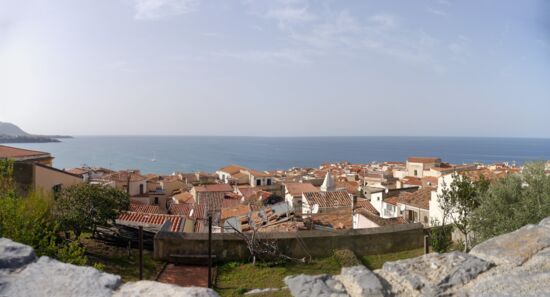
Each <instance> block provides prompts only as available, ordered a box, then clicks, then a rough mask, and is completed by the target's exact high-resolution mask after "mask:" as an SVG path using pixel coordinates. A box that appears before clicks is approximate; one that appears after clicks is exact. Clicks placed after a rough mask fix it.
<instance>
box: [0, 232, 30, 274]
mask: <svg viewBox="0 0 550 297" xmlns="http://www.w3.org/2000/svg"><path fill="white" fill-rule="evenodd" d="M34 260H36V255H35V254H34V250H33V249H32V248H31V247H30V246H28V245H24V244H21V243H18V242H15V241H12V240H11V239H7V238H0V269H16V268H19V267H22V266H25V265H27V264H29V263H31V262H33V261H34Z"/></svg>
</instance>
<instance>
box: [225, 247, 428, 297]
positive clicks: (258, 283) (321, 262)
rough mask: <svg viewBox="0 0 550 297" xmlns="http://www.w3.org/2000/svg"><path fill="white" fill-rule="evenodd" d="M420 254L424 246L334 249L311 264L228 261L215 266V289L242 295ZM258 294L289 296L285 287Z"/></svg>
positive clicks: (263, 296)
mask: <svg viewBox="0 0 550 297" xmlns="http://www.w3.org/2000/svg"><path fill="white" fill-rule="evenodd" d="M422 254H423V249H422V248H420V249H414V250H409V251H402V252H396V253H387V254H380V255H372V256H363V257H359V258H357V257H356V256H355V255H354V254H353V253H352V252H351V251H349V250H340V251H336V252H335V253H334V255H333V256H331V257H326V258H321V259H314V260H312V261H311V262H310V263H295V262H286V263H283V264H278V265H269V264H265V263H259V264H256V265H253V264H251V263H239V262H230V263H226V264H224V265H221V266H219V267H218V277H217V279H216V283H215V285H216V287H215V290H216V291H217V292H218V293H219V294H220V296H222V297H236V296H242V295H243V294H244V293H246V292H248V291H250V290H253V289H265V288H283V287H284V286H285V284H284V281H283V280H284V278H285V277H286V276H289V275H297V274H308V275H318V274H330V275H335V274H339V273H340V270H341V268H342V267H344V266H354V265H358V264H363V265H365V266H367V267H368V268H369V269H378V268H380V267H382V265H383V264H384V263H385V262H387V261H396V260H401V259H407V258H412V257H416V256H420V255H422ZM254 296H258V297H282V296H290V292H289V291H288V290H279V291H273V292H266V293H259V294H254Z"/></svg>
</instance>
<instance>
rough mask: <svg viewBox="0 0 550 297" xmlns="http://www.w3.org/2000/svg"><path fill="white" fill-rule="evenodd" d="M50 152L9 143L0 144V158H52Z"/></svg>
mask: <svg viewBox="0 0 550 297" xmlns="http://www.w3.org/2000/svg"><path fill="white" fill-rule="evenodd" d="M51 157H52V156H51V154H50V153H46V152H41V151H33V150H27V149H22V148H17V147H12V146H7V145H0V159H15V160H28V159H41V158H51Z"/></svg>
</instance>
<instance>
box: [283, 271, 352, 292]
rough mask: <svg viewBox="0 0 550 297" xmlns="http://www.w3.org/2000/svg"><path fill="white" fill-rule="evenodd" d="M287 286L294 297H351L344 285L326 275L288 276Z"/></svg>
mask: <svg viewBox="0 0 550 297" xmlns="http://www.w3.org/2000/svg"><path fill="white" fill-rule="evenodd" d="M285 284H286V285H287V286H288V289H289V290H290V293H291V294H292V296H294V297H312V296H318V297H349V295H348V294H347V293H346V290H345V289H344V286H343V285H342V283H340V282H339V281H338V280H336V279H334V278H333V277H331V276H329V275H326V274H323V275H315V276H311V275H303V274H300V275H296V276H287V277H285Z"/></svg>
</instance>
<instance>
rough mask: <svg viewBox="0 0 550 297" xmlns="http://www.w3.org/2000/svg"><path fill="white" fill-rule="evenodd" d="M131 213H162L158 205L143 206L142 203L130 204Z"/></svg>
mask: <svg viewBox="0 0 550 297" xmlns="http://www.w3.org/2000/svg"><path fill="white" fill-rule="evenodd" d="M129 211H133V212H141V213H161V212H160V207H159V206H158V205H150V204H142V203H130V209H129Z"/></svg>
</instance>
